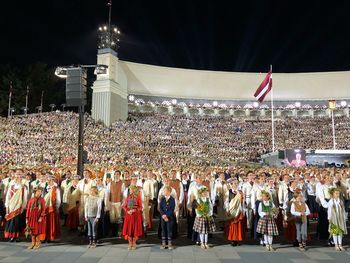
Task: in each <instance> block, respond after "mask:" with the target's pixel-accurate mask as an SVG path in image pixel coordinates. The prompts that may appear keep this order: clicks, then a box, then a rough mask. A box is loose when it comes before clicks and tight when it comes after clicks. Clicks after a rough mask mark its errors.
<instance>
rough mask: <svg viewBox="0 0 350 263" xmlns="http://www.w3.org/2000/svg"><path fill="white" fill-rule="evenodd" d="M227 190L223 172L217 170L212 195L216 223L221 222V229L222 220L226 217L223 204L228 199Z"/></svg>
mask: <svg viewBox="0 0 350 263" xmlns="http://www.w3.org/2000/svg"><path fill="white" fill-rule="evenodd" d="M228 190H229V186H228V184H227V182H226V179H225V174H224V173H223V172H219V178H218V179H216V180H215V184H214V189H213V193H212V196H213V199H214V202H215V206H216V209H217V214H216V216H217V219H218V220H217V221H218V223H219V222H222V226H221V228H222V229H223V228H224V222H225V218H226V211H225V207H224V205H225V203H227V200H228Z"/></svg>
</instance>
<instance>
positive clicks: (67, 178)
mask: <svg viewBox="0 0 350 263" xmlns="http://www.w3.org/2000/svg"><path fill="white" fill-rule="evenodd" d="M71 182H72V173H71V171H67V172H66V173H65V178H64V179H63V181H62V182H61V194H62V199H63V195H64V192H65V189H66V188H67V187H68V185H69V184H70V183H71ZM67 209H68V204H67V203H63V204H62V213H63V218H64V223H63V226H66V223H67V217H68V210H67Z"/></svg>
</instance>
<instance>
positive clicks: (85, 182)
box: [78, 170, 94, 234]
mask: <svg viewBox="0 0 350 263" xmlns="http://www.w3.org/2000/svg"><path fill="white" fill-rule="evenodd" d="M92 186H94V180H92V172H91V171H90V170H84V178H83V179H81V180H80V181H79V183H78V188H79V190H80V193H81V195H80V203H79V225H80V233H81V234H82V233H84V231H85V229H84V228H85V224H86V222H85V215H84V207H85V199H86V198H87V197H88V196H89V193H90V189H91V187H92Z"/></svg>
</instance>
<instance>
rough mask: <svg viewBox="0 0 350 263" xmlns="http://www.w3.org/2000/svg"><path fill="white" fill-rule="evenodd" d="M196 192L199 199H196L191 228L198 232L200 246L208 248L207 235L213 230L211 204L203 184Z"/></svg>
mask: <svg viewBox="0 0 350 263" xmlns="http://www.w3.org/2000/svg"><path fill="white" fill-rule="evenodd" d="M198 194H199V199H198V200H197V206H196V218H195V220H194V224H193V230H194V231H195V232H197V233H199V239H200V242H201V248H203V249H208V248H209V246H208V235H209V233H213V232H215V223H214V219H213V204H212V201H211V198H210V196H209V191H208V189H207V188H206V187H205V186H203V187H202V188H201V189H199V190H198Z"/></svg>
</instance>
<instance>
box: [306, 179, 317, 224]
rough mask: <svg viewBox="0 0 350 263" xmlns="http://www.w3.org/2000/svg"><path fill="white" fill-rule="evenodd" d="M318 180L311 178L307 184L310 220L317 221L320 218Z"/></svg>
mask: <svg viewBox="0 0 350 263" xmlns="http://www.w3.org/2000/svg"><path fill="white" fill-rule="evenodd" d="M316 184H317V182H316V178H315V176H314V175H311V176H310V177H309V180H308V182H307V183H306V189H307V191H306V192H307V202H306V203H307V205H308V207H309V209H310V218H311V219H312V220H317V218H318V209H319V207H318V204H317V202H316Z"/></svg>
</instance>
